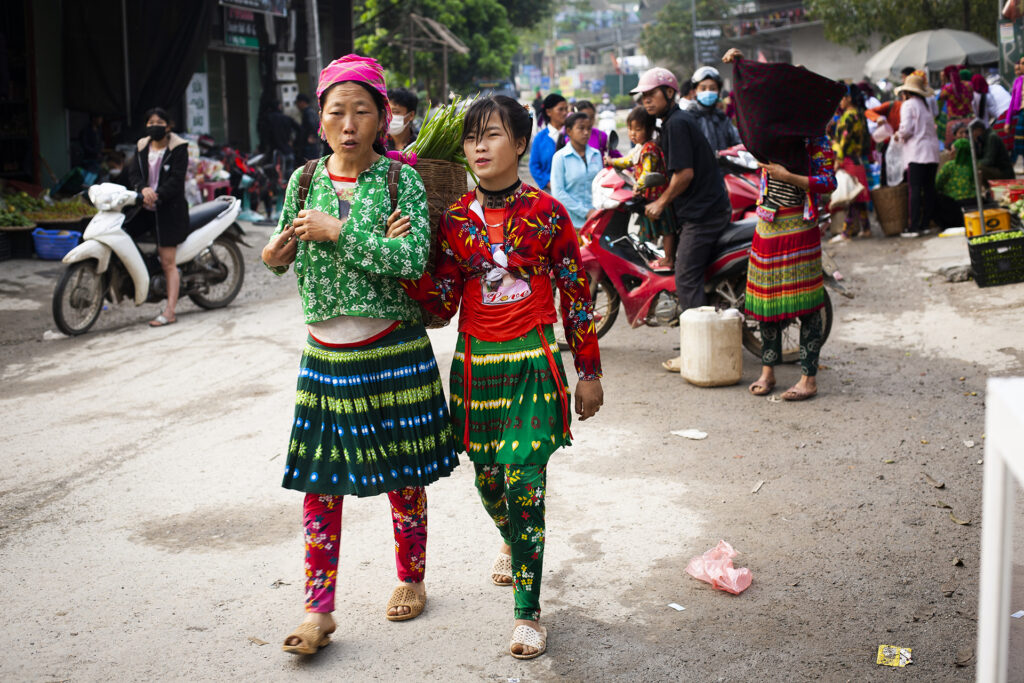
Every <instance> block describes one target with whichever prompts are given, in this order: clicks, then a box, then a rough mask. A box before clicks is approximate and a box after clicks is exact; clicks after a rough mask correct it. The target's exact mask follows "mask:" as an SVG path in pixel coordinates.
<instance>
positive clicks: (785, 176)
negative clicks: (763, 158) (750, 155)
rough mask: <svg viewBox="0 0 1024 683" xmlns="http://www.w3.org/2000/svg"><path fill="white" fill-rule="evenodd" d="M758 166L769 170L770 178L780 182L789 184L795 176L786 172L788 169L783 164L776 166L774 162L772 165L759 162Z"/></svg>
mask: <svg viewBox="0 0 1024 683" xmlns="http://www.w3.org/2000/svg"><path fill="white" fill-rule="evenodd" d="M757 165H758V166H760V167H761V168H763V169H765V170H767V171H768V176H769V177H770V178H774V179H775V180H778V181H779V182H783V183H789V182H790V181H791V180H792V178H793V174H792V173H790V172H789V171H788V170H786V167H785V166H783V165H782V164H776V163H774V162H772V163H770V164H764V163H761V162H758V163H757Z"/></svg>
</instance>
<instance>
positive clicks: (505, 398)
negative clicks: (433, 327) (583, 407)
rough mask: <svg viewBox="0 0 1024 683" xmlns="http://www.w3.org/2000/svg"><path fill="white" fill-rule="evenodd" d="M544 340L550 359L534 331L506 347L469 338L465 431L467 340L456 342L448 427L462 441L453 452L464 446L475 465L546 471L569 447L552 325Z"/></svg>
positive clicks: (563, 389)
mask: <svg viewBox="0 0 1024 683" xmlns="http://www.w3.org/2000/svg"><path fill="white" fill-rule="evenodd" d="M544 336H545V344H546V345H547V347H548V351H550V356H549V354H548V353H547V352H545V349H544V346H543V345H542V344H541V339H540V334H539V332H538V331H537V330H536V329H534V330H531V331H530V332H529V333H528V334H526V335H524V336H522V337H517V338H515V339H512V340H509V341H504V342H486V341H481V340H479V339H476V338H475V337H472V336H470V337H469V340H470V360H471V362H470V363H469V365H468V369H469V374H470V378H471V382H470V387H469V394H470V396H469V404H470V408H469V424H468V429H467V424H466V410H465V396H464V380H463V378H464V375H465V373H466V370H467V364H466V354H465V350H466V347H465V344H466V335H465V334H462V335H460V336H459V342H458V344H457V345H456V347H455V356H454V358H453V360H452V371H451V383H450V385H449V386H450V390H451V413H452V424H453V425H454V428H455V431H456V435H457V436H456V440H459V437H460V436H461V437H462V439H463V443H462V444H461V446H456V447H457V448H459V450H460V452H461V451H462V450H466V449H467V446H468V451H469V457H470V459H471V460H472V461H473V462H475V463H480V464H484V465H490V464H503V465H524V464H536V465H544V464H547V461H548V458H550V457H551V454H552V453H554V452H555V451H556V450H558V449H559V448H561V447H562V446H569V445H571V443H572V441H571V437H572V435H571V434H570V433H569V424H570V420H571V418H570V415H569V410H568V408H569V405H570V404H569V399H570V395H569V388H568V385H567V383H566V380H565V370H564V369H563V368H562V357H561V354H560V353H559V351H558V344H557V342H556V341H555V334H554V330H553V329H552V327H551V325H546V326H545V327H544ZM552 365H553V366H554V367H552ZM556 373H557V374H556ZM467 434H468V438H466V436H467Z"/></svg>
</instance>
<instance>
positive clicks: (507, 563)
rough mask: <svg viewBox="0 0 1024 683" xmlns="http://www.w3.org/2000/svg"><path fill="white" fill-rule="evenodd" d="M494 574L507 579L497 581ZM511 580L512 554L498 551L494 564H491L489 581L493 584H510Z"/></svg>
mask: <svg viewBox="0 0 1024 683" xmlns="http://www.w3.org/2000/svg"><path fill="white" fill-rule="evenodd" d="M496 576H500V577H502V578H504V577H508V581H498V580H497V579H496V578H494V577H496ZM512 581H513V577H512V556H511V555H506V554H505V553H502V552H499V553H498V556H497V557H495V558H494V564H492V565H491V583H493V584H494V585H495V586H511V585H512Z"/></svg>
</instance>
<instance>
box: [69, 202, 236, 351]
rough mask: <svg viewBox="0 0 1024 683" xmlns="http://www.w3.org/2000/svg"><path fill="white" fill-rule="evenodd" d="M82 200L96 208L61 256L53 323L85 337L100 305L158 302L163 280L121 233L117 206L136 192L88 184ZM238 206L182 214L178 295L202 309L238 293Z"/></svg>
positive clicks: (210, 205) (206, 206) (152, 256)
mask: <svg viewBox="0 0 1024 683" xmlns="http://www.w3.org/2000/svg"><path fill="white" fill-rule="evenodd" d="M89 200H90V201H91V202H92V204H93V206H95V207H96V208H97V209H99V213H97V214H96V215H95V216H93V218H92V220H91V221H89V225H88V226H87V227H86V229H85V233H84V235H83V236H82V238H83V242H82V243H81V244H79V245H78V246H77V247H75V248H74V249H72V250H71V251H69V252H68V253H67V255H66V256H64V263H66V264H68V267H67V269H66V270H65V271H64V274H63V275H62V276H61V278H60V281H59V282H58V283H57V288H56V289H55V290H54V292H53V319H54V321H55V322H56V323H57V327H58V328H60V331H61V332H63V333H64V334H68V335H78V334H83V333H84V332H87V331H88V330H89V328H90V327H92V325H93V323H95V322H96V319H97V318H99V315H100V311H102V310H103V302H104V300H108V301H111V302H113V303H118V302H120V301H121V300H122V299H125V298H133V299H134V300H135V304H136V305H139V304H143V303H146V302H147V301H149V302H156V301H160V300H162V299H164V298H166V296H167V282H166V278H165V277H164V274H163V269H162V268H161V267H160V259H159V257H158V256H157V253H156V247H155V245H152V244H151V245H144V247H145V248H141V247H140V245H138V244H136V243H135V240H133V239H132V237H131V236H130V235H129V234H128V233H127V232H125V231H124V223H125V218H126V217H125V214H124V213H123V211H122V210H123V209H124V208H126V207H129V206H133V205H135V204H141V202H142V195H141V194H140V193H138V192H135V191H133V190H129V189H126V188H125V187H123V186H121V185H116V184H114V183H103V184H102V185H93V186H92V187H90V188H89ZM240 210H241V203H240V202H239V201H238V200H237V199H235V198H234V197H231V196H222V197H218V198H217V199H215V200H213V201H212V202H206V203H203V204H199V205H197V206H194V207H192V208H191V209H189V227H190V229H191V233H190V234H189V236H188V237H187V238H186V239H185V241H184V242H182V243H181V244H179V245H178V251H177V258H176V261H177V264H178V270H179V272H180V274H181V289H180V292H181V294H182V295H183V296H188V297H189V298H190V299H192V301H194V302H195V303H196V304H197V305H198V306H201V307H202V308H221V307H223V306H227V305H228V304H229V303H231V301H232V300H233V299H234V298H235V297H236V296H237V295H238V292H239V290H241V289H242V281H243V279H244V278H245V262H244V261H243V259H242V252H241V250H240V249H239V248H238V245H239V244H244V242H242V238H243V237H244V233H243V232H242V229H241V228H240V227H239V226H238V224H237V223H235V219H236V218H237V217H238V212H239V211H240Z"/></svg>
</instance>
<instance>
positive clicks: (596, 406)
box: [576, 379, 604, 422]
mask: <svg viewBox="0 0 1024 683" xmlns="http://www.w3.org/2000/svg"><path fill="white" fill-rule="evenodd" d="M602 405H604V389H602V388H601V380H599V379H588V380H584V379H581V380H580V381H579V382H577V383H576V414H577V415H579V417H580V421H581V422H582V421H584V420H586V419H587V418H589V417H593V416H594V415H596V414H597V411H598V410H600V409H601V406H602Z"/></svg>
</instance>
